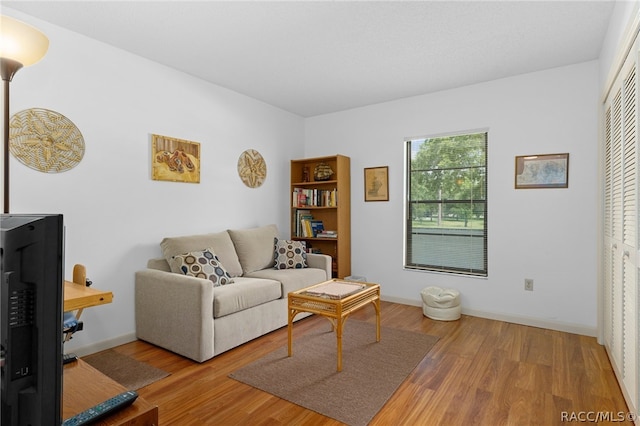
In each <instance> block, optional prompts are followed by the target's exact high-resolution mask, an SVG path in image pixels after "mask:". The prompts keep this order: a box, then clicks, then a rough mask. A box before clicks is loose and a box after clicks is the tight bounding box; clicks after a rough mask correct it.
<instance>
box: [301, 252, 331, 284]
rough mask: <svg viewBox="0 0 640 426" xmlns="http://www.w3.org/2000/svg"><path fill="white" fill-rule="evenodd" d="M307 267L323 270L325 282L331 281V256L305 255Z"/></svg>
mask: <svg viewBox="0 0 640 426" xmlns="http://www.w3.org/2000/svg"><path fill="white" fill-rule="evenodd" d="M307 265H308V266H309V267H310V268H318V269H324V270H325V272H326V273H327V280H330V279H331V275H332V274H331V256H329V255H326V254H320V253H307Z"/></svg>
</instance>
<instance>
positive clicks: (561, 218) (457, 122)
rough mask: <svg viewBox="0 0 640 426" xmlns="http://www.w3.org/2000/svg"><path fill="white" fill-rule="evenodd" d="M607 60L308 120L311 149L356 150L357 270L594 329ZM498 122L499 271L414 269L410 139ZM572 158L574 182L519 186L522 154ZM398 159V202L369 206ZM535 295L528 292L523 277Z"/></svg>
mask: <svg viewBox="0 0 640 426" xmlns="http://www.w3.org/2000/svg"><path fill="white" fill-rule="evenodd" d="M597 100H598V63H597V62H596V61H592V62H587V63H582V64H577V65H573V66H568V67H563V68H557V69H552V70H548V71H543V72H537V73H532V74H527V75H522V76H518V77H513V78H506V79H502V80H496V81H492V82H489V83H483V84H478V85H473V86H468V87H462V88H458V89H455V90H449V91H444V92H439V93H434V94H429V95H424V96H418V97H412V98H408V99H403V100H399V101H396V102H388V103H384V104H379V105H374V106H370V107H365V108H359V109H354V110H349V111H345V112H339V113H335V114H328V115H324V116H318V117H313V118H309V119H307V120H306V137H305V143H306V151H305V154H306V155H307V156H311V157H313V156H318V155H326V154H335V153H340V154H344V155H347V156H350V157H351V176H352V182H351V184H352V190H351V194H352V199H351V206H352V225H351V226H352V273H353V274H354V275H362V276H365V277H367V279H368V280H369V281H373V282H379V283H380V284H381V285H382V294H383V297H385V298H387V299H390V300H403V301H405V302H406V301H408V302H409V303H414V304H417V305H420V304H421V301H420V290H421V289H423V288H424V287H427V286H431V285H436V286H441V287H452V288H456V289H458V290H460V292H461V294H462V305H463V312H467V313H472V314H476V315H480V316H488V317H494V318H503V319H509V320H513V321H516V322H523V323H528V324H534V325H535V324H539V325H544V326H549V327H551V328H557V329H565V330H571V331H577V332H582V333H588V334H592V335H595V327H596V235H597V233H596V226H597V221H596V216H597V215H596V209H597V208H598V206H597V190H596V188H597V153H598V151H597V131H598V126H597V123H598V116H597V104H598V102H597ZM479 128H488V129H489V154H488V155H489V156H488V159H489V164H488V179H489V180H488V186H489V188H488V212H489V213H488V215H489V217H488V231H489V242H488V244H489V246H488V256H489V276H488V278H486V279H484V278H469V277H463V276H458V275H447V274H438V273H429V272H417V271H410V270H403V263H402V259H403V207H404V205H403V179H404V169H403V167H404V143H403V141H404V139H405V138H406V137H411V136H425V135H435V134H442V133H447V132H457V131H460V130H472V129H479ZM562 152H568V153H570V167H569V188H568V189H541V190H515V189H514V157H515V156H517V155H527V154H544V153H562ZM385 165H388V166H389V187H390V189H389V190H390V200H389V202H375V203H372V202H369V203H365V202H364V201H363V199H364V195H363V187H364V183H363V175H364V172H363V169H364V168H365V167H374V166H385ZM525 278H532V279H534V291H533V292H528V291H524V279H525Z"/></svg>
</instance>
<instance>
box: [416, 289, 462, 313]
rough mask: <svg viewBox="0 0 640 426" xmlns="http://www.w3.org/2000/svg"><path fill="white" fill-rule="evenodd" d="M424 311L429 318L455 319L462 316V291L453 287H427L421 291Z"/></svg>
mask: <svg viewBox="0 0 640 426" xmlns="http://www.w3.org/2000/svg"><path fill="white" fill-rule="evenodd" d="M420 296H422V302H423V304H422V312H423V313H424V316H426V317H427V318H431V319H434V320H439V321H454V320H457V319H459V318H460V313H461V311H462V308H461V306H460V292H459V291H458V290H454V289H452V288H448V289H442V288H440V287H427V288H425V289H424V290H422V291H421V292H420Z"/></svg>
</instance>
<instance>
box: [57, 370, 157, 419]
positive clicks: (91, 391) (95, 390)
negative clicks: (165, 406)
mask: <svg viewBox="0 0 640 426" xmlns="http://www.w3.org/2000/svg"><path fill="white" fill-rule="evenodd" d="M127 390H129V389H125V388H124V386H122V385H121V384H119V383H117V382H115V381H113V380H112V379H110V378H109V377H107V376H105V375H104V374H102V373H101V372H100V371H98V370H96V369H95V368H93V367H92V366H90V365H89V364H87V363H86V362H84V361H82V360H81V359H79V360H77V361H75V362H72V363H69V364H67V365H65V366H64V374H63V394H64V397H63V400H62V419H63V420H64V419H68V418H69V417H73V416H75V415H76V414H78V413H81V412H82V411H84V410H87V409H89V408H91V407H93V406H95V405H97V404H99V403H101V402H104V401H106V400H107V399H109V398H111V397H114V396H116V395H118V394H120V393H122V392H125V391H127ZM97 424H99V425H127V426H133V425H135V426H156V425H158V407H157V406H155V405H151V404H150V403H148V402H147V401H145V400H144V399H142V398H141V397H138V398H137V399H136V400H135V401H134V403H133V404H132V405H130V406H128V407H126V408H123V409H122V410H120V411H118V412H116V413H113V414H112V415H110V416H109V417H106V418H105V419H103V420H102V421H100V422H98V423H97Z"/></svg>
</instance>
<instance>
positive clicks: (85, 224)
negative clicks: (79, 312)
mask: <svg viewBox="0 0 640 426" xmlns="http://www.w3.org/2000/svg"><path fill="white" fill-rule="evenodd" d="M3 13H6V14H8V15H11V16H14V17H15V18H17V19H21V20H23V21H25V22H28V23H30V24H32V25H34V26H36V27H37V28H39V29H40V30H42V31H43V32H45V33H46V34H47V36H48V37H49V40H50V48H49V51H48V53H47V55H46V56H45V58H44V59H43V60H42V61H41V62H39V63H38V64H35V65H33V66H32V67H28V68H25V69H23V70H21V71H19V72H18V73H17V75H16V76H15V78H14V80H13V83H12V84H11V112H12V113H15V112H17V111H21V110H23V109H27V108H36V107H37V108H47V109H51V110H54V111H57V112H59V113H61V114H63V115H65V116H66V117H67V118H69V119H70V120H71V121H73V122H74V123H75V124H76V126H77V127H78V128H79V129H80V131H81V132H82V134H83V136H84V139H85V144H86V152H85V156H84V158H83V160H82V162H81V163H80V164H79V165H78V166H77V167H75V168H74V169H71V170H70V171H67V172H64V173H59V174H46V173H41V172H38V171H35V170H32V169H30V168H27V167H26V166H24V165H22V164H21V163H20V162H18V161H17V160H16V159H15V158H13V157H11V166H10V171H11V180H10V183H11V212H12V213H35V212H38V213H43V212H44V213H63V214H64V217H65V224H66V271H67V272H66V276H67V278H69V279H70V278H71V274H72V268H73V265H74V264H75V263H83V264H85V265H86V267H87V275H88V276H89V277H90V278H91V279H92V280H93V282H94V286H95V287H96V288H100V289H106V290H111V291H113V293H114V301H113V303H112V304H110V305H104V306H100V307H95V308H91V309H87V310H85V312H84V314H83V319H84V322H85V328H86V330H85V331H83V332H81V333H77V334H76V336H75V337H74V339H73V340H72V341H71V342H70V343H68V344H67V345H68V347H66V348H65V349H67V350H73V349H74V348H79V347H87V346H91V345H95V344H96V343H97V342H103V341H105V340H109V339H116V340H118V339H122V338H130V337H131V334H132V333H133V332H134V327H135V325H134V305H133V295H134V292H133V290H134V272H135V271H136V270H138V269H142V268H144V267H145V265H146V260H147V259H148V258H150V257H157V256H160V248H159V243H160V240H161V239H162V238H163V237H164V236H168V235H185V234H191V233H201V232H206V231H208V232H215V231H219V230H224V229H227V228H240V227H248V226H257V225H263V224H267V223H276V224H277V225H278V226H279V228H280V229H281V230H284V231H285V232H286V231H287V230H288V218H289V210H288V203H289V194H288V189H287V188H288V185H289V160H290V159H291V158H296V157H302V156H303V143H302V140H303V137H304V132H303V127H304V121H303V119H302V118H300V117H298V116H295V115H292V114H290V113H287V112H284V111H282V110H279V109H276V108H274V107H271V106H268V105H266V104H264V103H261V102H258V101H256V100H253V99H250V98H247V97H245V96H241V95H239V94H237V93H235V92H231V91H229V90H226V89H223V88H221V87H217V86H214V85H211V84H207V83H205V82H203V81H201V80H199V79H196V78H192V77H190V76H188V75H186V74H183V73H180V72H177V71H174V70H172V69H170V68H167V67H164V66H161V65H158V64H156V63H153V62H150V61H147V60H145V59H142V58H140V57H137V56H134V55H131V54H128V53H125V52H123V51H121V50H118V49H115V48H113V47H111V46H108V45H105V44H102V43H98V42H96V41H93V40H91V39H88V38H86V37H84V36H80V35H78V34H75V33H72V32H69V31H67V30H64V29H61V28H59V27H56V26H53V25H50V24H48V23H46V22H43V21H39V20H36V19H34V18H32V17H30V16H28V15H24V14H21V13H18V12H15V11H12V10H10V9H7V8H4V9H3ZM152 133H155V134H161V135H167V136H172V137H176V138H180V139H186V140H191V141H195V142H200V144H201V159H202V164H201V183H200V184H187V183H173V182H158V181H153V180H152V179H151V168H150V164H151V160H150V158H151V140H150V134H152ZM249 148H253V149H257V150H258V151H259V152H260V153H262V155H263V156H264V158H265V159H266V161H267V167H268V169H267V179H266V182H265V183H264V184H263V186H262V187H260V188H257V189H250V188H247V187H246V186H244V184H243V183H242V181H241V180H240V178H239V177H238V175H237V172H236V165H237V160H238V156H239V155H240V154H241V153H242V152H243V151H244V150H245V149H249Z"/></svg>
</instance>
